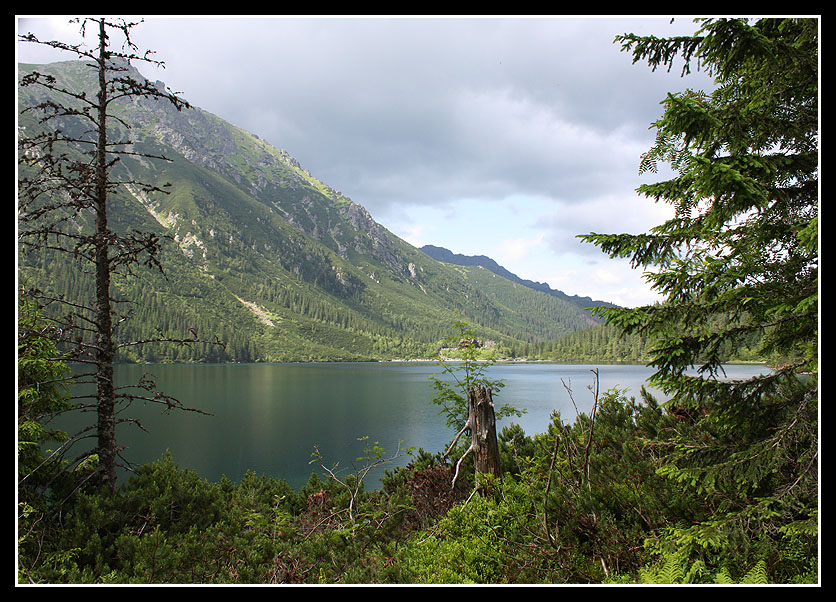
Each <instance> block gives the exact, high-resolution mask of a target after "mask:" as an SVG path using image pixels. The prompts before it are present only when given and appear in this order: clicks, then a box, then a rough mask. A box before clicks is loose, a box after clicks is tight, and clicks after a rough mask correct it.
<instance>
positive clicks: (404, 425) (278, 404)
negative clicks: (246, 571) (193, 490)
mask: <svg viewBox="0 0 836 602" xmlns="http://www.w3.org/2000/svg"><path fill="white" fill-rule="evenodd" d="M594 368H598V369H599V374H600V381H601V382H600V390H601V391H602V392H603V391H605V390H607V389H609V388H611V387H615V386H618V387H619V388H628V389H629V394H634V395H636V396H638V393H639V390H640V388H641V385H642V384H643V383H644V381H645V379H646V378H647V377H648V376H650V374H651V372H652V371H651V369H649V368H646V367H644V366H635V365H601V366H589V365H560V364H545V363H544V364H540V363H532V364H519V363H515V364H497V365H495V366H493V367H491V369H490V370H489V375H490V377H491V378H501V379H503V380H504V382H505V387H504V388H503V389H502V390H501V391H500V393H499V394H498V395H497V396H496V397H495V399H494V402H495V403H496V404H497V405H502V404H504V403H509V404H511V405H513V406H515V407H517V408H519V409H525V410H526V411H527V413H526V414H524V415H523V416H522V417H519V418H514V419H513V420H512V419H506V420H505V421H504V422H503V423H500V425H499V426H500V428H501V427H502V426H503V424H507V423H510V422H512V421H513V422H516V423H518V424H520V425H521V426H522V427H523V429H524V430H525V432H526V433H527V434H534V433H539V432H542V431H544V430H545V428H546V425H547V423H548V420H549V416H550V415H551V413H552V411H553V410H559V411H560V413H561V416H562V417H563V418H564V419H566V420H572V419H573V418H574V417H575V408H574V406H573V405H572V403H571V401H570V399H569V395H568V393H567V392H566V389H565V388H564V386H563V384H562V383H561V379H562V380H563V381H565V382H567V384H570V386H571V388H572V390H573V396H574V399H575V402H576V403H577V405H578V409H579V411H581V412H584V411H588V410H589V409H590V408H591V406H592V400H593V397H592V393H591V392H590V391H589V390H588V389H587V387H588V386H589V385H591V384H592V383H593V374H592V372H591V370H592V369H594ZM763 370H764V368H763V367H762V366H729V367H728V369H727V374H728V377H730V378H746V377H748V376H751V375H754V374H759V373H761V372H762V371H763ZM143 373H150V374H153V375H154V376H155V378H156V381H157V385H158V388H159V389H160V390H162V391H164V392H165V393H166V394H168V395H172V396H174V397H176V398H177V399H179V400H180V401H181V402H182V403H183V404H184V405H185V406H187V407H194V408H198V409H200V410H202V411H203V412H207V413H208V414H210V415H202V414H197V413H193V412H180V411H173V412H170V413H165V412H163V411H162V410H161V408H160V407H159V406H158V405H156V404H144V403H142V402H135V403H134V405H133V406H132V407H131V408H130V409H129V410H127V411H126V412H125V415H129V416H132V417H138V418H139V419H140V420H141V422H142V425H143V426H144V427H145V428H146V429H147V431H148V432H143V431H141V430H140V429H138V428H136V427H135V426H132V425H127V424H126V425H121V426H120V427H119V430H118V431H117V437H118V440H119V442H120V444H122V445H126V446H127V447H128V449H127V450H126V452H125V455H126V457H127V458H128V459H129V460H131V461H132V462H135V463H140V464H141V463H146V462H151V461H154V460H156V459H158V458H159V457H160V456H161V455H162V454H163V453H165V451H166V450H167V449H168V450H170V451H171V453H172V456H173V458H174V460H175V462H176V463H177V464H178V465H179V466H180V467H181V468H189V469H192V470H194V471H196V472H197V473H198V474H200V475H201V476H202V477H203V478H205V479H208V480H209V481H216V480H218V479H220V478H221V476H222V475H226V476H227V477H228V478H229V479H231V480H233V481H237V480H238V479H240V477H241V476H242V475H243V474H244V473H245V472H246V471H247V470H251V471H253V472H256V473H258V474H268V475H272V476H275V477H277V478H280V479H284V480H285V481H287V482H288V484H290V485H291V486H292V487H294V488H299V487H301V486H302V485H304V484H305V482H306V481H307V480H308V478H309V477H310V474H311V471H313V470H316V471H317V472H321V470H320V469H319V467H318V466H317V465H314V464H310V460H311V453H312V452H313V451H314V446H318V448H319V451H320V452H321V454H322V456H323V458H324V459H325V460H326V463H327V464H328V465H329V466H330V465H332V464H334V463H337V462H338V463H339V467H340V469H341V470H342V469H344V470H348V471H352V472H353V470H354V464H355V462H354V461H355V459H356V458H357V457H358V456H360V455H362V452H363V443H362V442H360V441H358V438H360V437H368V438H369V440H370V441H371V442H375V441H378V442H380V445H382V446H383V447H384V448H385V449H386V451H387V452H389V453H392V452H394V451H395V450H396V448H397V446H398V442H399V441H403V445H404V446H412V447H423V448H424V449H425V450H427V451H429V452H433V453H434V452H437V451H443V450H444V448H445V447H446V445H447V444H448V443H449V441H450V440H451V439H452V437H453V436H454V433H453V432H452V431H451V430H450V429H449V428H448V427H447V426H446V424H445V418H444V416H440V415H439V414H438V410H439V406H436V405H433V404H431V403H430V399H431V398H432V396H433V393H434V391H433V389H432V387H431V382H430V376H432V375H434V374H435V375H438V376H440V375H441V370H440V368H439V367H438V366H437V365H436V364H430V363H323V364H209V365H150V366H147V365H146V366H134V365H126V366H118V367H117V371H116V375H117V381H118V384H121V385H127V384H131V383H135V382H137V381H138V379H139V378H140V377H141V376H142V374H143ZM90 419H91V418H90V415H86V416H84V417H82V416H75V417H73V418H72V419H71V420H70V421H69V422H67V423H66V424H64V425H62V426H64V428H66V429H67V430H68V431H70V430H72V428H73V427H76V426H79V425H81V424H83V420H90ZM407 462H408V458H404V459H402V460H401V461H400V462H399V463H398V464H399V465H405V464H406V463H407ZM389 468H391V466H389ZM381 475H382V471H379V472H378V473H377V474H373V475H371V477H370V479H371V480H370V481H369V483H368V486H369V487H372V488H374V487H376V486H377V479H378V478H379V477H380V476H381Z"/></svg>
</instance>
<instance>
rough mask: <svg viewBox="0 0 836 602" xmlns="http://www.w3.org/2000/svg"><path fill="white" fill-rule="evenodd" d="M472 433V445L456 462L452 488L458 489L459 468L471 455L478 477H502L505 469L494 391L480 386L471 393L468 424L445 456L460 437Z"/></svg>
mask: <svg viewBox="0 0 836 602" xmlns="http://www.w3.org/2000/svg"><path fill="white" fill-rule="evenodd" d="M468 429H469V430H470V433H471V443H470V447H468V448H467V451H466V452H464V455H462V457H461V458H459V461H458V462H457V463H456V473H455V475H454V476H453V484H452V487H455V486H456V480H457V479H458V478H459V468H461V464H462V462H463V461H464V459H465V458H466V457H467V456H468V454H471V453H472V454H473V456H474V461H473V464H474V468H475V473H476V474H477V475H478V474H479V473H482V474H491V475H493V476H495V477H499V476H501V474H502V470H501V468H500V465H499V442H498V441H497V438H496V414H495V413H494V409H493V397H492V395H491V390H490V389H489V388H486V387H484V386H482V385H476V386H474V387H472V388H471V389H469V390H468V391H467V422H466V423H465V425H464V427H463V428H462V430H460V431H459V433H458V434H457V435H456V437H455V439H454V440H453V443H452V444H451V445H450V449H448V450H447V452H446V453H445V454H444V455H445V456H446V455H447V454H449V453H450V451H451V450H452V449H453V448H454V447H455V445H456V443H457V442H458V440H459V437H461V435H462V434H463V433H464V432H465V431H466V430H468Z"/></svg>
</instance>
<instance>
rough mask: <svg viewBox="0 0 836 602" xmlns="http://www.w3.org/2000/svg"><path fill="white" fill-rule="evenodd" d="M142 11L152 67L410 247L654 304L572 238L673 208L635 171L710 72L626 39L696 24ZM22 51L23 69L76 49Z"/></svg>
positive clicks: (33, 21)
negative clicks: (619, 38) (683, 66)
mask: <svg viewBox="0 0 836 602" xmlns="http://www.w3.org/2000/svg"><path fill="white" fill-rule="evenodd" d="M126 19H129V20H131V19H137V18H128V17H126ZM144 19H145V22H144V23H143V24H141V25H139V26H137V27H136V28H135V29H134V30H133V39H134V42H135V43H136V44H137V45H138V46H139V47H140V48H141V49H143V50H145V49H150V50H154V51H155V52H156V53H157V54H156V57H155V58H157V59H159V60H162V61H165V63H166V67H165V69H164V70H162V69H154V68H151V67H148V66H145V65H137V66H138V67H139V69H140V71H141V72H142V73H143V75H145V76H146V77H148V78H149V79H159V80H163V81H164V82H165V83H166V84H167V85H168V86H169V87H170V88H171V89H173V90H175V91H177V92H180V93H181V94H182V96H183V97H184V98H185V99H186V100H188V101H189V102H190V103H191V104H193V105H195V106H198V107H200V108H202V109H204V110H206V111H209V112H211V113H214V114H215V115H218V116H219V117H221V118H223V119H225V120H227V121H229V122H231V123H233V124H235V125H237V126H239V127H242V128H244V129H246V130H247V131H249V132H252V133H254V134H257V135H258V136H259V137H261V138H262V139H264V140H266V141H267V142H269V143H270V144H272V145H273V146H275V147H277V148H282V149H285V150H287V151H288V152H289V153H290V155H292V156H293V157H294V158H296V159H297V160H298V161H299V162H300V163H301V165H302V167H304V168H306V169H308V170H310V172H311V174H312V175H314V176H315V177H317V178H318V179H320V180H322V181H323V182H325V183H326V184H328V185H329V186H332V187H333V188H335V189H337V190H340V191H341V192H342V193H343V194H344V195H346V196H348V197H350V198H351V199H352V200H353V201H355V202H356V203H359V204H361V205H363V206H364V207H366V209H368V210H369V212H370V213H371V214H372V216H373V217H374V218H375V220H376V221H378V222H379V223H381V224H382V225H383V226H385V227H386V228H388V229H389V230H390V231H392V232H394V233H395V234H396V235H398V236H400V237H401V238H403V239H404V240H406V241H408V242H409V243H411V244H413V245H415V246H422V245H424V244H433V245H437V246H442V247H446V248H448V249H450V250H451V251H453V252H455V253H463V254H466V255H487V256H489V257H492V258H493V259H495V260H496V261H497V262H499V263H500V264H501V265H503V266H505V267H506V268H508V269H509V270H511V271H512V272H514V273H515V274H517V275H518V276H520V277H522V278H528V279H531V280H535V281H538V282H547V283H548V284H549V285H551V286H552V288H556V289H559V290H562V291H564V292H566V293H568V294H577V295H582V296H590V297H593V298H595V299H602V300H606V301H611V302H614V303H619V304H622V305H626V306H636V305H641V304H645V303H651V302H653V301H654V300H655V299H656V297H655V295H654V294H653V293H652V292H651V291H650V290H649V288H648V286H647V285H646V283H645V282H644V280H643V279H642V278H641V274H640V273H639V272H636V271H634V270H631V269H630V267H629V265H628V264H627V262H626V261H617V260H611V259H609V258H608V257H607V256H606V255H604V254H603V253H602V252H601V251H600V250H599V249H598V248H597V247H595V246H593V245H589V244H584V243H581V242H580V241H579V240H578V239H577V238H576V235H578V234H586V233H589V232H602V233H622V232H630V233H639V232H645V231H647V229H648V228H650V227H652V226H654V225H657V224H659V223H661V222H662V221H663V220H664V219H667V218H668V217H669V216H670V215H671V209H670V207H668V206H667V205H658V204H656V203H654V202H653V201H652V200H649V199H645V198H643V197H640V196H638V195H637V194H636V193H635V189H636V187H637V186H639V184H640V183H642V182H643V181H645V182H649V181H655V180H657V179H660V178H661V177H663V176H664V175H665V174H659V175H655V176H654V175H652V174H651V175H645V176H642V177H641V178H640V177H639V174H638V166H639V161H640V156H641V154H642V153H643V152H644V151H646V150H648V149H649V148H650V146H651V145H652V143H653V139H654V135H655V132H654V130H652V129H649V126H650V124H651V123H652V122H653V121H654V120H656V119H658V118H659V117H660V116H661V110H662V109H661V106H660V104H659V103H660V102H661V101H662V100H663V99H664V97H665V95H666V94H667V92H669V91H679V90H682V89H685V88H695V89H707V88H709V87H710V85H711V82H710V80H709V79H708V78H707V77H706V76H705V75H703V74H701V73H693V74H691V75H689V76H686V77H685V78H682V77H680V70H679V69H677V68H674V69H673V70H672V71H671V72H670V73H667V72H665V71H656V72H652V71H651V70H650V68H649V67H648V66H647V64H645V63H637V64H635V65H633V64H632V56H631V55H630V54H629V53H628V52H622V51H621V50H620V45H618V44H615V43H613V40H614V38H615V36H616V35H618V34H622V33H627V32H633V33H637V34H642V35H648V34H655V35H658V36H670V35H681V34H686V33H692V32H693V31H695V30H696V28H697V26H696V25H695V24H694V23H693V22H692V19H691V18H690V17H677V18H676V20H675V21H674V23H673V24H671V23H670V18H669V17H660V18H645V17H639V18H627V17H612V18H601V17H590V18H580V17H522V18H496V17H481V18H464V17H461V18H452V17H440V18H427V17H394V18H386V17H378V18H349V17H338V18H324V17H310V18H302V17H287V18H279V17H253V18H243V17H238V18H230V17H192V16H189V17H178V18H172V17H153V16H151V17H148V16H146V17H144ZM68 20H69V17H56V18H49V19H47V18H44V17H40V16H38V17H35V18H26V17H25V16H20V17H19V18H18V33H26V32H30V31H31V32H32V33H34V34H35V35H36V36H38V37H39V38H40V39H44V40H51V39H60V40H67V41H69V40H71V39H73V38H74V37H75V36H76V34H77V31H78V26H77V25H69V24H68ZM88 43H89V44H93V43H94V40H93V39H92V37H90V38H89V40H88ZM17 46H18V60H19V61H22V62H35V63H45V62H51V61H53V60H65V59H69V58H72V56H71V55H67V54H61V55H58V56H56V55H55V54H48V53H45V52H44V51H45V50H48V49H45V48H42V47H40V46H38V45H35V44H27V43H18V44H17Z"/></svg>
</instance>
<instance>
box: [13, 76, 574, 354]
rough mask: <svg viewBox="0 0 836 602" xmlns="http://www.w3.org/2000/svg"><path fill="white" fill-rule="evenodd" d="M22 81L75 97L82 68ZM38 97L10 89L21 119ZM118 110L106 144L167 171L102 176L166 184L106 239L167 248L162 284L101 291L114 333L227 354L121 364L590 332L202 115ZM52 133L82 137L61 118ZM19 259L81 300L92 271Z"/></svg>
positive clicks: (123, 210)
mask: <svg viewBox="0 0 836 602" xmlns="http://www.w3.org/2000/svg"><path fill="white" fill-rule="evenodd" d="M32 70H37V71H39V72H48V73H50V74H53V75H55V76H56V78H57V79H58V81H59V82H60V83H61V84H62V85H64V86H66V87H70V88H72V89H75V90H79V91H80V90H83V89H85V86H89V85H90V83H91V82H90V81H89V74H87V73H86V71H85V68H84V66H83V64H82V63H81V62H80V61H67V62H62V63H53V64H50V65H38V66H35V65H19V76H21V75H22V74H23V73H26V72H29V71H32ZM134 77H141V76H139V74H138V73H137V72H134ZM157 85H159V86H162V85H163V84H162V82H157ZM38 94H40V95H43V92H42V91H38V92H34V88H33V87H27V88H20V92H19V98H18V102H19V108H23V107H25V106H27V105H31V104H33V103H34V102H36V100H37V99H38V98H39V97H38V96H37V95H38ZM41 98H42V96H41ZM116 112H117V115H118V117H119V119H121V120H123V121H124V122H125V123H128V124H130V129H124V128H121V127H120V128H117V127H116V126H114V128H115V129H121V130H122V131H114V133H113V135H112V136H111V138H112V139H125V140H130V150H132V151H135V152H137V153H147V154H153V155H163V156H165V157H167V158H168V159H169V161H167V162H163V161H159V160H153V159H147V158H141V157H137V156H123V157H121V160H120V161H119V163H117V164H116V167H115V168H114V170H113V173H112V177H113V178H114V179H120V180H124V181H127V180H132V179H133V180H138V181H141V182H144V183H148V184H153V185H157V186H162V185H163V184H166V183H169V184H170V185H171V186H170V188H169V191H170V192H169V194H165V195H163V194H148V193H145V192H143V191H142V190H140V189H138V188H137V187H131V186H128V185H123V186H121V187H120V189H119V192H118V193H117V194H115V195H113V197H112V199H111V209H110V214H111V219H112V222H113V223H114V224H116V227H117V228H120V229H124V230H127V229H130V228H137V229H140V230H145V231H149V230H150V231H154V232H157V233H159V235H160V236H162V237H165V243H164V267H165V275H160V274H157V273H154V272H142V273H139V272H137V273H136V274H134V275H131V276H129V277H118V278H117V279H116V280H115V281H114V284H115V288H116V293H117V294H116V296H122V297H125V298H127V299H131V300H132V301H133V302H134V303H133V304H132V305H133V311H134V312H135V313H136V316H137V319H135V320H131V321H127V322H125V324H124V326H122V328H121V330H120V333H119V334H120V337H121V338H122V339H123V340H134V339H139V338H143V337H147V336H151V335H152V334H154V333H162V334H164V335H166V336H170V337H173V338H183V336H184V333H185V332H186V331H187V330H188V329H189V328H190V327H196V328H197V329H198V330H199V332H200V338H201V339H204V338H206V339H214V338H217V339H219V340H221V341H224V342H225V343H226V344H227V345H226V348H223V349H219V348H213V347H212V346H210V345H203V344H196V345H188V346H183V347H177V346H175V347H174V348H173V349H166V348H165V347H156V348H155V347H154V346H151V347H148V348H139V347H137V348H135V349H132V350H131V351H130V353H128V354H126V355H125V356H124V357H123V359H126V360H136V361H307V360H368V359H392V358H418V357H428V356H431V355H434V354H435V352H436V351H437V349H438V347H439V344H440V342H441V340H442V339H443V338H444V336H445V335H446V334H447V333H448V329H449V327H450V324H451V323H452V321H453V320H454V319H455V318H456V317H462V318H464V319H466V320H468V321H469V322H470V323H471V324H472V325H473V326H474V328H475V330H476V332H477V334H478V335H479V336H480V337H484V338H487V339H491V340H495V341H497V342H499V343H507V344H519V343H521V342H532V341H536V340H544V339H556V338H560V337H561V336H564V335H566V334H568V333H571V332H576V331H579V330H582V329H584V328H587V327H588V326H590V319H589V317H588V316H587V315H585V313H584V311H583V310H582V309H581V308H579V307H578V306H577V305H574V304H572V303H570V302H567V301H566V300H564V299H560V298H557V297H555V296H552V295H548V294H546V293H542V292H538V291H534V290H532V289H530V288H525V287H517V286H516V285H515V283H513V282H511V281H509V280H507V279H505V278H501V277H497V278H496V279H491V280H490V281H489V280H488V279H486V278H484V277H483V276H482V275H481V274H479V273H478V272H476V271H473V270H469V269H463V268H461V266H453V265H449V264H446V263H443V262H439V261H436V260H435V259H432V258H431V257H429V256H428V255H427V254H425V253H423V252H421V251H420V250H418V249H416V248H415V247H413V246H411V245H409V244H408V243H406V242H405V241H403V240H401V239H399V238H398V237H397V236H395V235H394V234H392V233H391V232H389V231H388V230H386V229H385V228H384V227H383V226H381V225H380V224H378V223H377V222H375V221H374V219H373V218H372V216H371V215H369V213H368V212H367V211H366V210H365V209H364V208H363V207H362V206H361V205H359V204H357V203H355V202H354V201H352V200H351V199H350V198H348V197H347V196H345V195H343V194H342V193H340V192H339V191H336V190H334V189H333V188H331V187H330V186H328V185H327V184H325V183H323V182H321V181H319V180H317V179H316V178H315V177H313V176H312V175H311V174H310V173H309V172H307V171H306V170H305V169H303V168H302V167H301V166H300V165H299V163H298V162H297V161H296V160H295V159H293V157H292V156H291V155H290V154H289V153H288V152H287V151H284V150H279V149H276V148H274V147H273V146H271V145H269V144H267V143H266V142H265V141H263V140H261V139H260V138H258V136H256V135H254V134H251V133H249V132H246V131H244V130H242V129H241V128H238V127H236V126H234V125H232V124H230V123H228V122H226V121H224V120H223V119H221V118H219V117H217V116H215V115H212V114H210V113H208V112H206V111H203V110H201V109H199V108H192V109H188V110H185V111H182V112H178V111H177V110H176V109H175V108H174V107H172V106H170V105H168V104H166V103H163V102H161V101H159V102H158V101H153V100H148V99H142V100H137V101H125V102H121V103H120V104H119V105H118V109H117V111H116ZM114 123H115V122H114ZM60 126H61V127H62V128H66V129H76V130H80V128H81V126H80V124H76V123H73V121H72V119H71V118H66V119H63V120H62V123H61V124H60ZM39 127H40V126H39V124H38V123H37V122H36V121H35V119H34V118H33V116H32V115H31V113H28V112H27V113H24V114H21V115H20V118H19V129H20V131H21V132H22V133H23V134H24V135H25V134H32V133H34V132H37V131H38V128H39ZM120 137H121V138H120ZM84 219H86V218H85V217H84V216H79V218H78V227H84V223H83V222H84ZM19 264H20V274H21V278H22V279H24V280H26V281H27V282H30V283H33V284H36V285H37V286H39V287H41V288H46V289H49V290H52V291H54V292H55V293H56V294H62V295H65V296H67V297H69V298H84V295H85V294H87V291H89V290H91V285H90V281H89V276H88V275H85V274H84V273H83V272H82V271H80V268H79V267H78V266H74V265H72V264H71V262H70V260H69V259H68V258H66V257H61V256H59V255H57V254H55V253H53V252H47V251H45V250H39V251H37V252H35V253H33V254H30V255H27V256H21V257H20V258H19Z"/></svg>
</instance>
